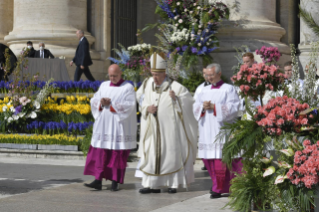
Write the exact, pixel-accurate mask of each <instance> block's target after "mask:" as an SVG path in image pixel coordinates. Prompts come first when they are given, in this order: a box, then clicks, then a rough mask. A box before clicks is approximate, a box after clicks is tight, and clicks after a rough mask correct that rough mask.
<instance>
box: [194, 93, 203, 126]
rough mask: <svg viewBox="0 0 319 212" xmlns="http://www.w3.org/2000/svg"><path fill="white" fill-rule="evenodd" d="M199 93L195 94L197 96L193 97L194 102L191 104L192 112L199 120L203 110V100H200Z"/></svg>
mask: <svg viewBox="0 0 319 212" xmlns="http://www.w3.org/2000/svg"><path fill="white" fill-rule="evenodd" d="M200 95H201V94H198V95H197V98H196V99H195V103H194V104H193V114H194V117H195V119H196V120H197V121H199V119H200V117H201V115H202V111H203V102H202V101H200V99H201V98H200Z"/></svg>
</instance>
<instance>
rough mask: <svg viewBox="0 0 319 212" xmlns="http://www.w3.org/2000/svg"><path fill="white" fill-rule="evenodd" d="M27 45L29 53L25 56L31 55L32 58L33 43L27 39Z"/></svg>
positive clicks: (33, 51)
mask: <svg viewBox="0 0 319 212" xmlns="http://www.w3.org/2000/svg"><path fill="white" fill-rule="evenodd" d="M27 47H28V49H29V53H28V56H27V57H31V58H33V57H34V54H35V50H34V48H33V43H32V42H31V41H28V42H27Z"/></svg>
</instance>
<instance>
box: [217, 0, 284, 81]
mask: <svg viewBox="0 0 319 212" xmlns="http://www.w3.org/2000/svg"><path fill="white" fill-rule="evenodd" d="M223 2H224V3H225V4H226V5H228V7H229V8H231V11H230V18H229V20H226V21H223V22H222V27H221V28H220V29H219V30H218V35H217V36H218V38H219V40H220V49H219V52H214V53H213V54H212V55H213V57H214V60H215V61H216V62H218V63H220V64H221V65H222V69H223V74H224V75H225V76H227V77H230V76H231V75H232V73H233V71H232V67H233V66H234V65H237V64H238V62H237V59H236V58H235V57H234V55H236V51H235V49H234V47H240V46H242V45H247V46H249V47H250V49H251V51H255V50H256V49H259V48H260V47H262V46H274V47H278V49H279V51H280V52H281V53H282V54H284V56H283V57H282V59H281V60H280V61H279V64H282V63H284V62H285V60H287V55H288V54H290V50H289V47H288V46H287V45H286V44H284V43H281V42H280V39H281V37H282V36H283V35H284V34H285V30H284V29H283V28H282V27H281V26H280V25H279V24H277V23H276V0H267V1H264V0H254V1H251V0H240V1H238V0H223ZM255 59H256V60H257V61H258V62H260V61H261V59H260V58H259V57H255Z"/></svg>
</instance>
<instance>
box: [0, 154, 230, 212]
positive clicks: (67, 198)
mask: <svg viewBox="0 0 319 212" xmlns="http://www.w3.org/2000/svg"><path fill="white" fill-rule="evenodd" d="M83 165H84V161H80V160H79V161H75V160H72V161H62V160H47V159H21V158H0V211H1V212H17V211H23V212H60V211H61V212H73V211H76V212H82V211H83V212H84V211H85V212H87V211H90V212H95V211H96V212H99V211H103V212H108V211H111V212H113V211H114V212H117V211H123V212H126V211H134V212H137V211H141V212H143V211H145V212H147V211H154V212H173V211H174V212H178V211H183V212H184V211H192V212H193V211H216V212H217V211H225V212H228V211H231V210H227V209H226V210H220V209H221V208H222V207H223V206H224V205H225V204H226V203H227V197H224V198H220V199H216V200H211V199H209V194H208V189H209V187H210V186H211V180H210V178H209V175H208V173H207V172H205V171H201V170H200V167H201V165H200V164H199V165H195V170H196V172H195V178H196V182H195V183H192V184H191V186H190V188H189V192H186V191H185V189H179V190H178V193H177V194H168V193H167V192H166V189H163V190H162V193H161V194H150V195H141V194H139V193H138V190H139V189H140V188H141V184H140V180H139V179H137V178H135V177H134V172H135V167H136V163H129V168H128V169H127V174H126V177H125V184H124V185H120V189H121V190H120V191H118V192H111V191H110V190H108V189H107V187H108V186H110V183H109V182H103V184H104V186H103V190H102V191H95V190H91V189H89V188H85V187H84V186H83V183H84V182H90V181H91V180H92V179H93V178H92V177H91V176H83V175H82V172H83Z"/></svg>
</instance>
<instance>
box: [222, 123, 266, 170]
mask: <svg viewBox="0 0 319 212" xmlns="http://www.w3.org/2000/svg"><path fill="white" fill-rule="evenodd" d="M225 136H226V143H225V144H224V147H223V154H222V155H223V158H222V160H223V162H224V163H225V164H226V165H227V166H228V167H231V166H232V160H233V159H234V158H236V157H237V156H238V155H239V154H240V153H242V151H243V152H244V153H243V155H242V157H244V158H246V157H247V158H253V157H254V155H255V152H256V150H259V151H260V149H261V150H262V149H263V145H264V144H263V139H264V138H265V135H264V133H263V132H262V128H261V127H259V126H258V125H257V124H256V122H254V121H243V120H238V121H237V122H235V123H231V124H230V123H225V125H224V126H223V127H222V129H221V131H220V133H219V134H218V136H217V139H216V140H217V141H218V140H221V139H223V138H224V137H225Z"/></svg>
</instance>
